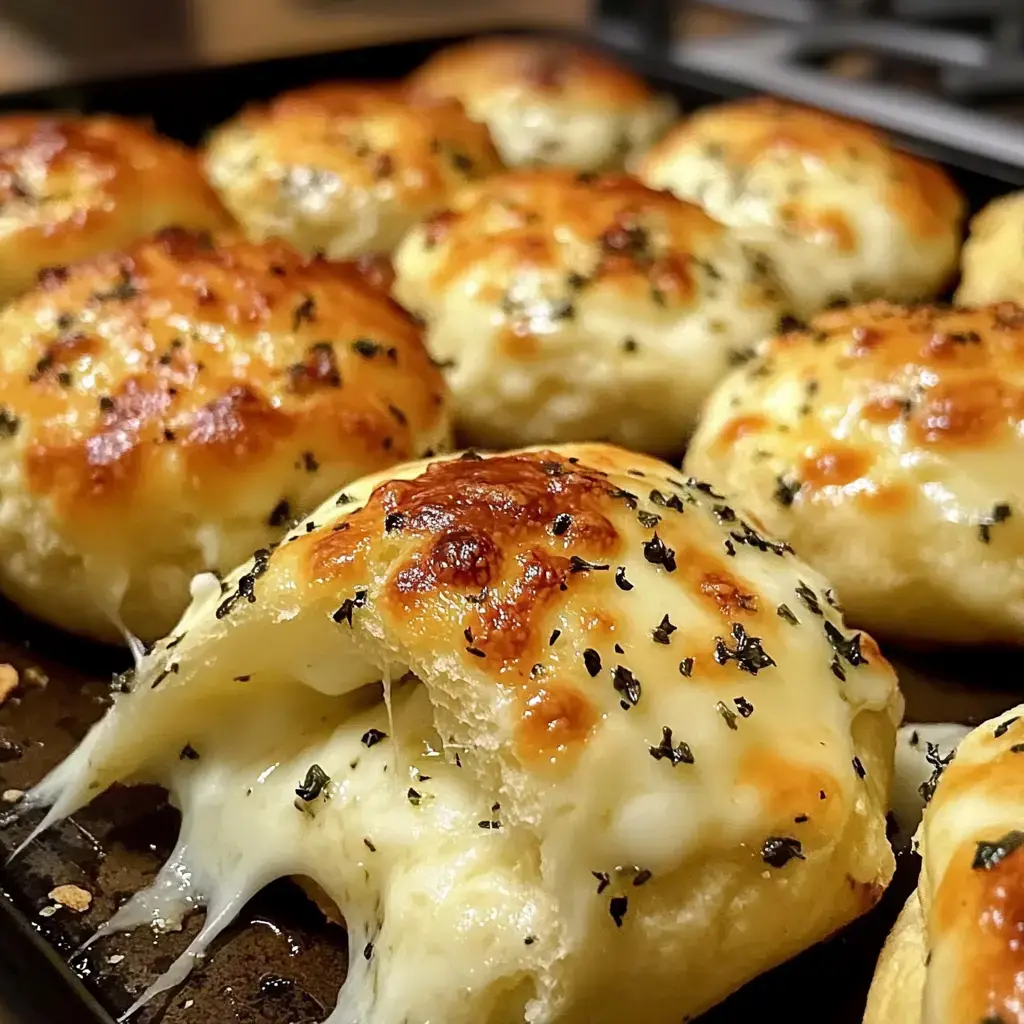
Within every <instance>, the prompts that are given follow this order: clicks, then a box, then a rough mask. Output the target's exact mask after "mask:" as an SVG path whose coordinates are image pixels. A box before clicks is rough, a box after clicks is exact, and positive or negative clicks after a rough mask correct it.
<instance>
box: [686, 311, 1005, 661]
mask: <svg viewBox="0 0 1024 1024" xmlns="http://www.w3.org/2000/svg"><path fill="white" fill-rule="evenodd" d="M686 464H687V467H688V469H689V470H690V472H693V473H697V474H701V473H703V474H706V475H707V477H708V479H710V480H712V481H713V482H714V483H715V484H716V485H718V486H719V487H720V488H722V489H723V490H724V491H725V492H726V493H728V494H731V495H733V496H734V497H735V498H736V500H737V501H739V502H740V503H741V504H743V505H744V506H745V507H746V508H748V509H749V510H750V511H751V512H753V513H754V514H755V515H757V516H758V518H759V519H760V520H761V521H762V522H763V523H765V525H766V526H767V527H768V528H769V529H771V530H772V531H773V532H775V533H776V534H778V535H779V536H781V537H784V538H785V539H786V540H788V541H789V542H790V543H792V544H793V545H794V546H795V547H796V548H797V550H798V551H800V552H801V553H802V554H803V556H804V557H805V558H806V559H807V560H808V561H809V562H810V563H811V564H812V565H814V566H816V567H817V568H819V569H820V570H821V571H822V572H824V573H826V574H827V575H828V576H829V577H830V578H831V579H832V580H833V582H834V583H835V584H836V586H837V587H838V588H839V591H840V593H841V594H842V595H843V600H844V601H845V603H846V609H847V614H848V615H849V617H850V621H851V622H853V623H855V624H856V625H858V626H863V627H865V628H867V629H871V630H872V631H874V632H875V633H877V634H878V635H880V636H888V637H893V638H898V639H901V640H907V641H924V642H937V643H944V642H962V643H1008V644H1020V643H1022V642H1024V310H1022V309H1020V308H1018V307H1017V306H1014V305H1011V304H1004V305H996V306H989V307H984V308H981V309H977V310H955V309H948V308H944V307H936V306H922V307H917V308H906V307H900V306H891V305H887V304H885V303H874V304H870V305H867V306H859V307H853V308H851V309H848V310H842V311H836V312H832V313H826V314H822V315H821V316H820V317H817V318H815V319H814V320H812V321H811V324H810V326H809V327H808V328H807V329H806V330H801V331H794V332H792V333H789V334H785V335H782V336H780V337H777V338H774V339H771V340H770V341H768V342H767V344H765V345H764V346H762V348H761V350H760V354H759V355H758V357H757V358H755V359H754V360H753V361H751V362H750V363H748V364H747V365H746V366H744V367H742V368H740V369H738V370H736V371H735V373H733V374H732V375H731V376H730V377H729V378H727V379H726V380H725V381H723V383H722V384H721V386H720V387H719V388H718V389H717V390H716V391H715V393H714V394H713V395H712V396H711V398H710V399H709V401H708V403H707V406H706V409H705V413H704V418H703V420H702V422H701V426H700V429H699V430H698V432H697V434H696V436H695V437H694V440H693V444H692V446H691V447H690V449H689V451H688V453H687V461H686Z"/></svg>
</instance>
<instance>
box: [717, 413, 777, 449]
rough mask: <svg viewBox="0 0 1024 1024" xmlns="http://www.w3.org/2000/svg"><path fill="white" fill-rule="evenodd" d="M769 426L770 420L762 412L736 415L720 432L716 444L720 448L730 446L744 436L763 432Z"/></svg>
mask: <svg viewBox="0 0 1024 1024" xmlns="http://www.w3.org/2000/svg"><path fill="white" fill-rule="evenodd" d="M767 426H768V421H767V420H766V419H765V418H764V416H762V415H761V414H760V413H752V414H750V415H747V416H734V417H733V418H732V419H731V420H728V421H727V422H726V424H725V425H724V426H723V427H722V429H721V430H720V431H719V432H718V437H716V438H715V445H716V447H718V448H728V447H730V446H731V445H733V444H735V442H737V441H739V440H740V439H742V438H744V437H749V436H750V435H752V434H759V433H761V431H763V430H764V429H765V428H766V427H767Z"/></svg>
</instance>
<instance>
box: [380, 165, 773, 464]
mask: <svg viewBox="0 0 1024 1024" xmlns="http://www.w3.org/2000/svg"><path fill="white" fill-rule="evenodd" d="M395 271H396V280H395V286H394V291H395V295H396V296H397V297H398V299H399V301H400V302H402V303H403V304H404V305H405V306H407V307H408V308H409V309H411V310H413V311H414V312H415V313H417V314H419V315H420V316H422V317H423V318H424V319H425V320H426V322H427V325H428V327H427V342H428V344H429V346H430V349H431V352H432V353H433V355H434V356H435V357H436V358H437V359H438V360H439V361H440V362H441V363H442V364H443V365H444V366H445V367H446V373H447V377H448V381H449V384H450V386H451V388H452V391H453V397H454V401H455V407H456V413H457V416H458V421H459V424H460V427H461V429H462V431H463V434H464V436H465V437H466V439H467V440H468V441H469V442H470V443H474V444H480V445H485V446H488V447H495V448H500V447H509V446H511V445H516V444H548V443H553V442H561V441H574V440H577V441H578V440H595V439H609V440H612V441H615V442H617V443H619V444H622V445H625V446H627V447H629V448H633V449H636V450H639V451H648V452H654V453H656V454H661V455H673V454H678V453H680V452H681V451H682V448H683V445H684V443H685V440H686V438H687V436H688V435H689V433H690V431H691V430H692V429H693V426H694V424H695V422H696V419H697V414H698V411H699V409H700V404H701V402H702V401H703V400H704V398H705V397H706V396H707V394H708V392H709V391H710V390H711V388H712V387H713V386H714V385H715V384H716V383H717V381H718V380H719V379H720V378H721V377H722V376H724V375H725V373H726V372H727V371H728V369H729V367H730V366H731V365H734V364H735V362H736V361H737V360H742V359H743V358H744V356H745V354H746V353H747V352H748V350H749V348H750V346H751V345H752V344H753V343H754V342H756V341H759V340H760V339H761V338H762V337H764V336H765V335H766V334H768V333H770V332H772V331H773V330H774V329H775V326H776V324H777V322H778V319H779V316H780V314H781V312H782V310H783V303H782V300H781V296H780V293H779V290H778V288H777V286H776V284H775V281H774V279H773V277H772V274H771V268H770V266H768V264H767V262H766V261H765V260H763V259H760V258H758V257H754V256H752V255H750V254H749V253H748V252H747V251H746V250H745V249H744V248H743V247H742V246H741V245H740V243H739V242H737V241H736V239H735V238H734V237H733V236H732V235H731V234H730V232H729V231H727V230H726V229H725V228H723V227H722V226H721V225H719V224H717V223H716V222H715V221H713V220H712V219H711V218H710V217H708V216H707V215H706V214H705V213H703V212H702V211H701V210H700V209H699V207H696V206H692V205H691V204H689V203H684V202H682V201H681V200H679V199H676V198H675V197H674V196H672V195H670V194H669V193H667V192H656V191H654V190H653V189H649V188H647V187H646V186H644V185H642V184H640V182H638V181H637V180H636V179H634V178H630V177H628V176H626V175H621V174H614V175H605V176H601V177H594V176H592V175H588V174H583V175H580V174H576V173H574V172H572V171H565V170H550V169H549V170H539V171H515V172H511V173H509V174H505V175H499V176H496V177H493V178H490V179H488V180H487V181H484V182H481V183H479V184H478V185H473V186H470V187H468V188H466V189H464V190H463V191H461V192H459V193H457V194H456V195H455V196H454V197H453V199H452V201H451V204H450V206H449V208H448V209H446V210H443V211H442V212H440V213H438V214H436V215H435V216H434V217H432V218H430V219H429V220H427V221H426V222H425V223H424V224H422V225H420V226H419V227H417V228H415V229H414V230H413V231H412V232H410V234H409V236H408V237H407V238H406V240H405V241H404V242H403V243H402V246H401V248H400V249H399V251H398V252H397V253H396V256H395Z"/></svg>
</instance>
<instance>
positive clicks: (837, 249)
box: [638, 98, 964, 316]
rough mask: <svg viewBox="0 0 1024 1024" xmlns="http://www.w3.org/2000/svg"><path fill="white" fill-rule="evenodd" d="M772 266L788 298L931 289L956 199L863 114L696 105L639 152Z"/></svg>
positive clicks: (948, 246) (801, 309)
mask: <svg viewBox="0 0 1024 1024" xmlns="http://www.w3.org/2000/svg"><path fill="white" fill-rule="evenodd" d="M638 173H639V174H640V177H641V178H642V179H643V180H644V181H646V182H647V183H648V184H649V185H652V186H654V187H655V188H668V189H671V190H672V191H673V192H675V194H676V195H678V196H680V197H681V198H683V199H687V200H689V201H691V202H695V203H699V204H700V205H701V206H702V207H703V208H704V209H705V210H706V211H707V212H708V213H709V214H711V216H712V217H714V218H715V219H716V220H719V221H721V222H722V223H723V224H728V225H729V226H730V227H731V228H733V229H734V230H735V231H736V233H737V235H738V237H740V238H741V239H742V240H743V241H745V242H747V243H748V244H750V245H753V246H755V247H756V248H757V249H758V250H759V251H760V252H762V253H763V254H764V255H765V256H766V257H768V258H770V259H771V260H772V261H773V262H774V263H775V264H776V266H777V268H778V271H779V274H780V276H781V278H782V280H783V283H784V285H785V287H786V290H787V292H788V293H789V295H790V298H791V301H792V305H793V309H792V311H793V312H794V313H796V314H797V315H798V316H810V315H812V314H814V313H816V312H818V311H819V310H821V309H822V308H823V307H824V306H826V305H827V304H828V303H829V302H832V301H834V300H836V299H847V300H852V301H856V302H864V301H867V300H869V299H889V300H890V301H894V302H912V301H918V300H921V299H927V298H931V297H932V296H934V295H935V294H937V293H938V292H939V291H941V289H942V287H943V285H945V284H946V282H947V280H948V279H949V277H950V275H951V274H952V273H953V271H954V269H955V267H956V259H957V252H958V249H959V245H960V224H961V221H962V219H963V214H964V200H963V198H962V196H961V195H960V193H959V192H958V191H957V189H956V187H955V186H954V184H953V183H952V182H951V181H950V179H949V178H948V177H947V176H946V174H945V172H943V171H942V170H941V169H940V168H939V167H937V166H936V165H934V164H930V163H927V162H925V161H923V160H918V159H916V158H915V157H912V156H909V155H907V154H906V153H901V152H900V151H899V150H897V149H896V148H895V147H894V146H893V144H892V143H891V142H890V140H889V139H888V138H887V137H886V136H884V135H882V134H881V133H880V132H877V131H875V130H874V129H872V128H869V127H867V126H866V125H862V124H857V123H855V122H852V121H845V120H842V119H840V118H837V117H834V116H832V115H831V114H825V113H822V112H821V111H817V110H809V109H805V108H802V107H796V106H792V105H790V104H786V103H779V102H777V101H775V100H769V99H764V98H760V99H753V100H749V99H748V100H739V101H736V102H732V103H722V104H719V105H717V106H713V107H708V108H706V109H705V110H702V111H700V112H698V113H697V114H694V115H693V116H692V117H690V118H688V119H687V120H685V121H683V122H682V123H680V124H679V126H678V127H677V128H675V129H674V130H673V131H672V132H670V133H669V134H668V135H667V136H666V137H665V138H664V139H663V140H662V141H661V142H660V143H659V144H658V145H656V146H655V147H654V148H653V149H652V150H651V151H650V152H649V153H648V154H647V155H646V156H645V157H644V158H643V160H642V161H641V163H640V165H639V168H638Z"/></svg>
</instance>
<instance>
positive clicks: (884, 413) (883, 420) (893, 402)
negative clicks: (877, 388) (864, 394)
mask: <svg viewBox="0 0 1024 1024" xmlns="http://www.w3.org/2000/svg"><path fill="white" fill-rule="evenodd" d="M910 408H911V406H910V402H909V400H908V399H905V398H898V397H896V396H895V395H880V396H878V397H877V398H871V399H869V400H868V401H866V402H865V403H864V404H863V405H862V406H861V416H863V417H864V419H865V420H867V421H868V423H880V424H888V423H895V422H896V420H898V419H902V418H903V417H906V416H909V415H910Z"/></svg>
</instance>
